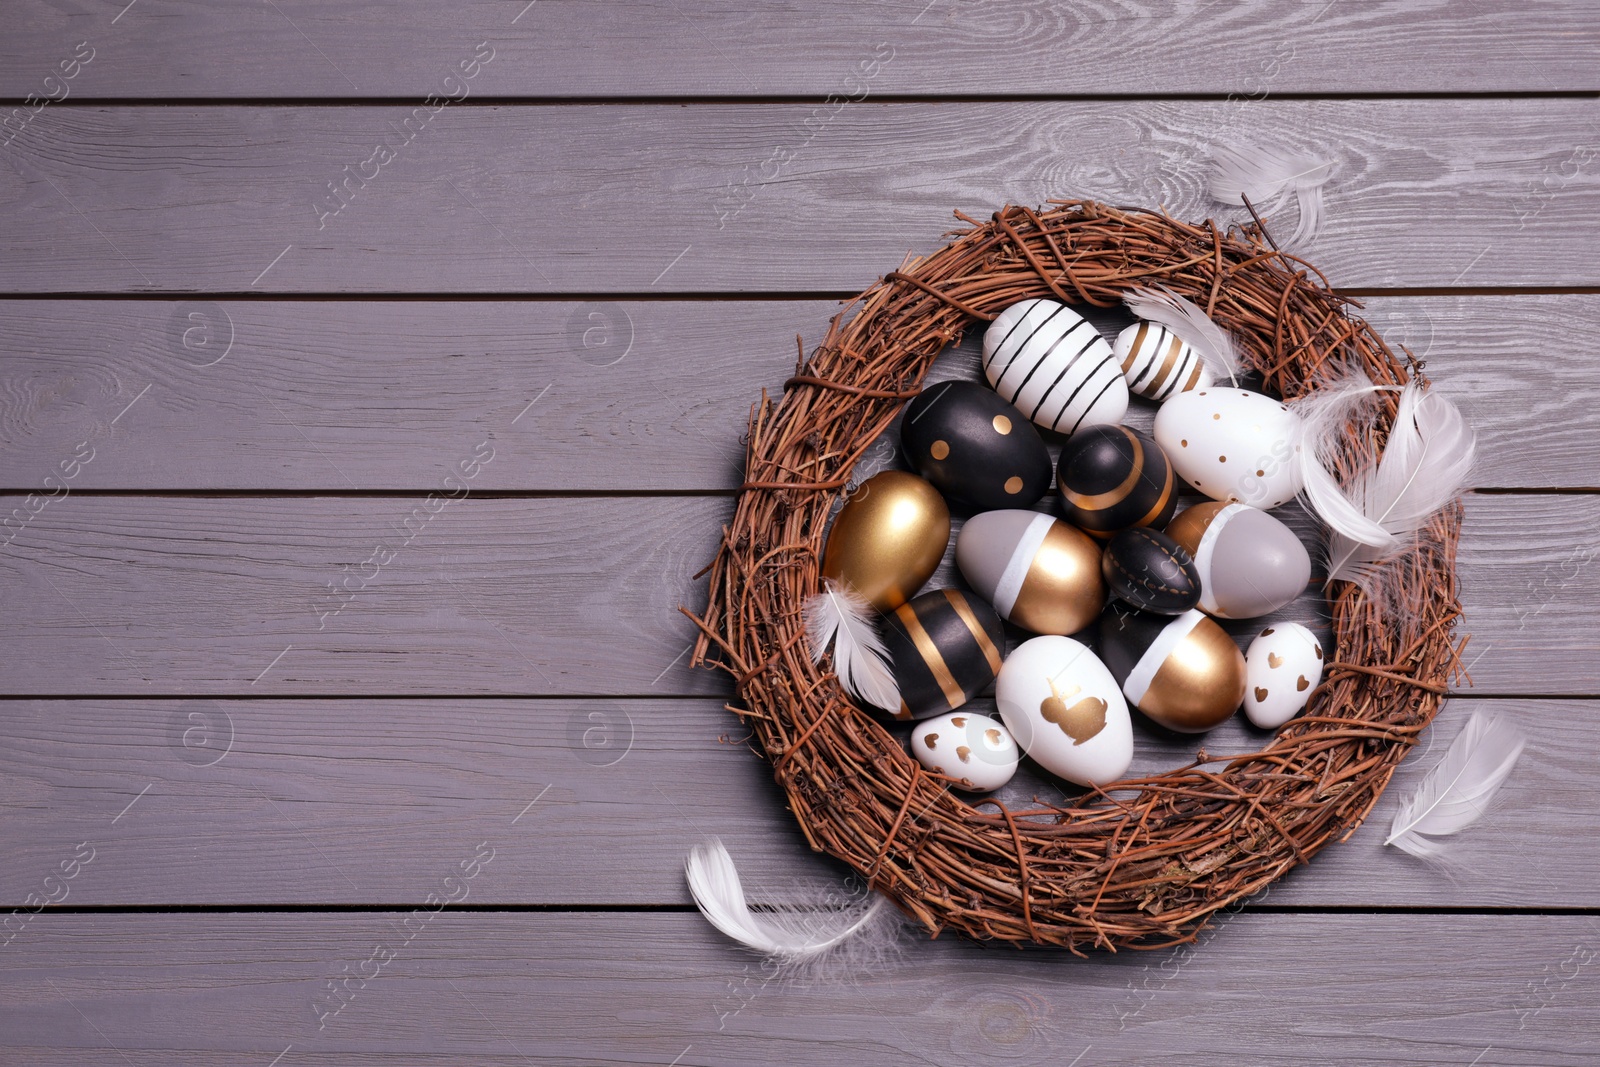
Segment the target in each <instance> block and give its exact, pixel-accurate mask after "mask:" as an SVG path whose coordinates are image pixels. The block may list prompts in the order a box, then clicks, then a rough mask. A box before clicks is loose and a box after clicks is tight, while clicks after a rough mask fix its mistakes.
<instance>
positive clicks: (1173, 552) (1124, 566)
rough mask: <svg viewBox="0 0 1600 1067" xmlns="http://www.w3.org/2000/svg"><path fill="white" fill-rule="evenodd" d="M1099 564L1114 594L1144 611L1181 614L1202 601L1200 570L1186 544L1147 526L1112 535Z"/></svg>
mask: <svg viewBox="0 0 1600 1067" xmlns="http://www.w3.org/2000/svg"><path fill="white" fill-rule="evenodd" d="M1100 567H1101V571H1102V573H1103V574H1104V575H1105V579H1106V589H1107V590H1108V591H1109V592H1110V593H1111V595H1112V596H1114V597H1116V598H1117V599H1118V600H1122V601H1124V602H1126V603H1128V604H1131V605H1132V606H1134V607H1136V608H1139V609H1140V610H1143V611H1154V612H1157V613H1158V614H1161V615H1181V614H1183V613H1184V612H1186V611H1188V610H1189V609H1190V608H1192V607H1194V606H1195V605H1196V604H1198V603H1199V602H1200V572H1199V571H1198V570H1196V569H1195V565H1194V560H1193V559H1192V558H1190V556H1189V553H1188V552H1187V551H1185V549H1184V547H1183V546H1182V545H1180V544H1178V543H1177V542H1176V541H1174V540H1173V539H1172V538H1170V537H1168V536H1167V535H1166V534H1164V533H1161V532H1160V531H1159V530H1152V529H1150V528H1149V527H1147V526H1133V527H1130V528H1128V529H1126V530H1119V531H1118V532H1117V533H1114V534H1112V535H1111V540H1110V541H1109V542H1108V543H1107V544H1106V550H1105V554H1104V555H1102V556H1101V557H1100Z"/></svg>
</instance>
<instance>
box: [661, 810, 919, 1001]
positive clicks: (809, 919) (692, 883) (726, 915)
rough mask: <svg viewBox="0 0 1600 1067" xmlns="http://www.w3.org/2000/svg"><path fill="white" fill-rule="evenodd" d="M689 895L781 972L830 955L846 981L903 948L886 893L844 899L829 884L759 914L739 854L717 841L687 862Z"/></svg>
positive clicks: (797, 891) (706, 844) (791, 896)
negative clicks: (747, 889)
mask: <svg viewBox="0 0 1600 1067" xmlns="http://www.w3.org/2000/svg"><path fill="white" fill-rule="evenodd" d="M684 869H685V872H686V873H687V874H688V876H689V892H690V893H692V894H693V895H694V902H695V903H696V904H697V905H699V907H700V911H701V913H702V914H704V915H705V917H706V918H707V919H708V920H710V922H711V925H713V926H715V927H716V928H717V929H718V930H721V931H722V932H723V933H724V934H727V935H728V936H729V937H731V938H733V939H734V940H735V941H737V942H739V943H740V944H742V945H744V946H746V947H747V948H751V949H754V950H755V951H757V952H760V953H762V954H763V955H765V956H767V957H768V958H769V959H771V960H772V961H773V962H774V963H776V964H778V965H779V966H780V967H783V968H786V969H787V968H793V967H795V966H796V965H798V964H809V965H811V968H812V969H815V968H816V966H817V965H818V964H819V963H820V962H821V961H822V960H823V959H824V957H827V958H828V959H827V962H828V965H829V966H831V967H834V968H838V969H840V970H842V971H843V972H844V975H845V976H848V975H850V974H852V973H854V972H856V971H859V970H860V969H862V968H864V967H866V966H869V965H870V964H872V963H874V962H877V961H878V960H879V959H880V958H882V957H883V956H885V955H887V954H888V953H889V952H890V951H892V950H893V949H895V948H897V947H898V939H899V937H900V933H901V928H902V926H903V925H904V921H903V919H902V918H901V917H900V913H899V912H898V911H896V909H895V908H894V907H893V906H891V905H890V903H889V899H888V898H887V897H885V896H883V895H882V894H880V893H874V892H871V891H868V892H867V893H865V894H863V895H843V896H842V895H841V894H840V893H839V892H838V891H837V890H835V889H832V888H830V887H827V886H821V887H817V886H812V887H797V888H796V889H794V890H792V891H791V892H790V893H789V894H788V895H787V896H786V897H785V898H784V899H782V900H773V901H767V902H766V908H767V909H768V910H765V911H761V912H756V911H752V910H751V909H750V905H749V904H748V903H747V902H746V900H745V895H744V886H743V885H742V884H741V883H740V880H739V871H738V868H736V867H735V866H734V865H733V857H731V856H729V855H728V850H727V849H726V848H725V847H724V846H723V844H722V842H721V841H719V840H717V839H716V838H714V837H713V838H711V839H710V840H708V841H703V842H701V843H700V844H698V845H696V846H695V847H694V848H693V849H691V850H690V852H689V858H688V860H687V861H686V862H685V863H684Z"/></svg>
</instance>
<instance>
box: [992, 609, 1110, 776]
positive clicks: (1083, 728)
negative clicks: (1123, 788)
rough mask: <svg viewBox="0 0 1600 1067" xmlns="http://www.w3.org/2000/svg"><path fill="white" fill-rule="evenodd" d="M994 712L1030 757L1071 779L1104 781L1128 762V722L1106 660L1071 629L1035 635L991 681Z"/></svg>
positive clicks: (1046, 767) (1049, 769)
mask: <svg viewBox="0 0 1600 1067" xmlns="http://www.w3.org/2000/svg"><path fill="white" fill-rule="evenodd" d="M994 696H995V703H996V704H997V705H998V706H999V709H1000V718H1002V719H1003V720H1005V724H1006V726H1007V728H1008V729H1010V731H1011V736H1012V737H1014V738H1016V741H1017V744H1018V746H1020V747H1021V749H1022V750H1023V751H1024V752H1026V753H1027V754H1028V755H1030V756H1032V757H1033V759H1034V761H1035V762H1037V763H1038V764H1039V766H1041V767H1043V768H1044V769H1045V770H1047V771H1049V772H1050V773H1051V774H1055V775H1059V776H1060V777H1062V778H1065V779H1066V780H1067V781H1069V782H1076V783H1078V784H1079V785H1106V784H1108V783H1111V782H1114V781H1116V780H1117V779H1118V778H1121V777H1122V776H1123V774H1124V773H1126V772H1127V770H1128V764H1130V763H1132V762H1133V722H1132V719H1131V717H1130V716H1129V715H1128V704H1127V702H1126V701H1125V700H1124V699H1123V698H1122V692H1121V690H1119V689H1118V688H1117V682H1116V679H1114V678H1112V677H1111V672H1110V671H1108V670H1106V666H1105V664H1103V663H1101V662H1100V660H1099V659H1097V658H1096V657H1095V654H1094V653H1093V652H1091V651H1089V649H1088V647H1087V646H1085V645H1082V644H1079V643H1078V642H1077V641H1074V640H1073V639H1072V638H1070V637H1059V636H1056V635H1048V636H1045V637H1035V638H1033V639H1032V640H1031V641H1024V642H1023V643H1022V644H1021V645H1018V646H1017V648H1016V650H1015V651H1014V652H1012V653H1011V655H1009V656H1007V657H1006V661H1005V665H1004V666H1002V667H1001V668H1000V677H999V678H997V679H995V683H994Z"/></svg>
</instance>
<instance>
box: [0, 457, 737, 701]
mask: <svg viewBox="0 0 1600 1067" xmlns="http://www.w3.org/2000/svg"><path fill="white" fill-rule="evenodd" d="M491 447H492V446H491ZM485 454H486V453H484V452H483V451H481V450H480V449H479V447H478V445H475V444H472V443H471V442H470V438H469V439H467V440H466V441H465V442H464V443H463V445H462V447H461V450H460V452H459V456H460V459H461V462H469V461H473V460H474V458H475V457H479V458H481V457H482V456H483V455H485ZM489 462H492V457H491V459H490V460H489ZM463 486H464V487H465V493H470V489H471V483H470V480H466V479H459V478H458V479H457V480H456V481H454V482H452V483H450V484H448V485H444V484H441V485H440V486H439V487H438V488H437V491H436V492H433V493H430V494H429V495H427V496H426V497H424V496H420V495H418V496H410V497H391V498H386V499H375V500H368V499H362V500H350V499H338V498H330V497H314V498H301V499H276V500H274V499H198V500H197V499H183V498H166V499H160V500H156V499H138V500H125V499H110V498H103V497H101V498H96V497H79V498H67V499H64V500H57V501H56V502H53V503H46V504H41V505H40V506H41V507H42V508H43V509H44V510H41V511H40V512H38V513H37V515H36V516H35V517H34V518H33V521H32V523H31V524H29V525H27V526H25V527H23V528H22V530H21V532H20V534H18V535H17V536H16V538H15V540H13V541H12V542H11V543H10V545H9V546H8V547H7V549H6V551H5V558H4V560H3V562H0V573H3V574H4V577H3V578H0V584H3V586H4V587H5V589H6V599H7V601H8V602H15V603H31V604H34V605H36V609H35V610H34V611H30V612H29V613H28V617H27V618H26V619H22V618H18V619H17V620H16V621H15V624H14V625H13V624H8V625H7V631H8V632H7V637H8V639H9V640H8V644H9V647H10V649H11V651H12V653H13V655H12V656H9V657H7V660H8V661H9V664H10V665H11V668H12V669H10V670H8V669H6V668H0V679H3V680H0V691H5V692H11V693H42V692H44V691H45V690H41V689H38V688H36V687H37V686H39V685H43V684H48V683H47V682H46V680H47V679H50V678H53V679H54V682H53V684H54V685H55V686H58V687H60V688H56V689H54V690H53V691H55V692H78V693H81V692H94V693H110V692H129V693H139V694H142V695H153V694H157V693H248V694H263V695H266V694H272V693H280V694H282V693H359V694H376V693H398V692H406V691H410V692H413V693H457V694H460V693H470V692H476V693H504V694H518V693H608V694H615V693H635V694H640V693H642V694H650V693H657V692H659V693H662V694H671V693H684V692H689V693H704V692H709V691H720V688H721V683H720V681H716V680H714V679H713V677H712V674H711V672H709V671H696V670H690V669H689V668H688V666H687V658H688V657H687V655H686V653H687V650H688V648H689V645H690V643H691V642H692V635H693V632H694V631H693V626H692V624H690V622H689V621H688V620H687V619H685V618H683V617H682V616H681V615H679V614H678V611H677V608H678V605H679V604H680V603H687V602H688V601H689V600H691V599H693V598H694V597H695V596H696V592H695V583H694V581H693V580H692V579H691V575H692V574H694V572H695V571H697V570H699V569H700V568H701V567H703V566H704V565H705V563H706V562H707V561H708V560H709V559H710V556H711V553H712V551H713V548H714V547H715V544H716V539H717V537H718V535H719V533H720V530H721V526H722V523H723V522H725V521H726V519H727V516H728V513H729V512H730V511H731V507H732V501H731V500H730V499H705V498H700V499H671V498H668V499H655V500H649V499H599V500H596V499H582V500H566V499H555V500H550V499H544V500H475V499H471V498H470V496H467V495H465V493H464V492H463ZM24 499H25V498H4V499H0V515H8V514H12V513H13V511H14V509H15V508H17V507H18V506H19V504H23V503H24ZM52 512H54V513H55V514H52ZM24 514H26V507H25V506H24ZM86 522H87V523H88V525H84V524H85V523H86ZM102 523H104V524H106V525H104V526H102V525H101V524H102ZM169 524H170V525H169ZM113 545H115V546H116V547H114V548H113V547H111V546H113ZM107 549H110V551H109V552H107ZM91 574H93V575H96V576H97V577H96V578H95V579H94V582H95V585H97V586H98V588H91V586H90V585H89V584H87V583H86V582H85V578H87V577H88V576H89V575H91ZM102 582H108V583H109V584H100V583H102ZM12 596H16V597H19V598H20V599H19V600H17V601H11V599H10V598H11V597H12ZM163 605H164V606H163ZM63 628H64V629H63ZM79 642H88V643H91V644H92V645H98V646H100V647H98V648H95V649H94V650H93V651H90V652H88V654H87V656H83V657H81V658H80V656H79V655H78V654H76V653H72V654H68V658H67V660H66V661H57V663H56V665H55V666H54V667H51V666H49V665H48V664H45V663H42V662H37V663H35V664H34V665H33V667H32V668H25V669H22V670H16V669H15V668H17V667H20V666H21V661H22V660H23V659H25V658H28V656H29V655H30V654H31V652H43V651H44V650H45V649H55V650H57V651H58V652H59V651H61V650H62V649H63V647H64V646H71V645H75V644H78V643H79ZM29 650H31V652H30V651H29ZM86 651H87V650H86ZM91 664H98V666H92V665H91ZM113 678H115V679H117V680H115V681H113Z"/></svg>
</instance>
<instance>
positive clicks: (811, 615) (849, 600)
mask: <svg viewBox="0 0 1600 1067" xmlns="http://www.w3.org/2000/svg"><path fill="white" fill-rule="evenodd" d="M872 616H873V610H872V605H871V604H869V603H867V602H866V600H864V599H863V598H862V597H861V596H860V595H858V594H857V593H856V592H855V591H854V590H852V589H850V588H848V587H846V586H843V585H840V584H839V583H837V582H835V581H833V580H832V579H828V580H827V581H825V582H824V583H823V589H822V592H820V593H817V594H816V595H815V596H812V597H810V598H809V599H808V600H807V601H806V605H805V619H806V645H807V647H809V648H810V650H811V662H813V663H821V662H822V657H823V656H824V655H826V654H827V652H828V646H829V645H830V644H831V645H832V646H833V671H834V673H835V674H837V675H838V676H839V684H840V685H842V686H844V687H845V689H846V690H847V691H849V692H850V693H851V694H852V695H854V696H857V697H860V698H861V699H862V700H865V701H866V702H867V703H869V704H873V705H876V706H877V707H880V708H882V709H884V710H885V711H896V710H898V709H899V707H900V686H899V685H897V684H896V683H895V680H894V673H893V672H892V671H891V670H890V669H889V653H888V652H887V651H886V650H885V649H884V647H883V640H882V639H881V638H880V637H879V636H878V631H877V629H876V628H874V626H873V625H872Z"/></svg>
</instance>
